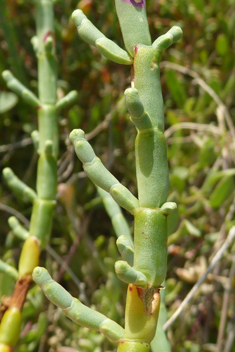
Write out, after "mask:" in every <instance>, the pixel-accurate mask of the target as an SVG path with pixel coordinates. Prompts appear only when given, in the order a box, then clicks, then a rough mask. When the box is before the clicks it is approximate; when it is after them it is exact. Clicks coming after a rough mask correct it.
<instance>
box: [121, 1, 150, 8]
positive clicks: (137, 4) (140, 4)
mask: <svg viewBox="0 0 235 352" xmlns="http://www.w3.org/2000/svg"><path fill="white" fill-rule="evenodd" d="M122 1H123V2H128V3H129V4H132V5H133V6H135V7H139V8H141V9H142V8H143V7H145V0H141V1H140V2H138V1H136V0H122Z"/></svg>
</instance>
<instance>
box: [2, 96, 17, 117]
mask: <svg viewBox="0 0 235 352" xmlns="http://www.w3.org/2000/svg"><path fill="white" fill-rule="evenodd" d="M17 103H18V97H17V95H16V94H14V93H11V92H0V114H3V113H4V112H7V111H8V110H11V109H12V108H13V107H14V106H15V105H16V104H17Z"/></svg>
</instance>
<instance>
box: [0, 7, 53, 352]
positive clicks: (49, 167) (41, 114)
mask: <svg viewBox="0 0 235 352" xmlns="http://www.w3.org/2000/svg"><path fill="white" fill-rule="evenodd" d="M36 25H37V48H36V51H37V58H38V89H39V104H40V105H38V103H37V99H36V98H35V97H34V96H33V97H32V94H31V95H30V92H28V91H27V89H25V88H24V87H23V86H22V85H21V84H20V83H19V82H18V80H16V79H15V80H14V78H12V77H11V76H10V75H9V73H8V72H6V73H5V77H6V80H7V79H8V80H9V84H11V82H12V85H13V87H12V88H13V89H15V90H16V89H18V90H19V93H21V92H23V94H24V92H25V91H26V93H27V94H26V96H27V97H28V96H30V97H31V98H30V99H29V103H32V101H33V102H34V101H36V102H35V104H36V105H37V108H38V126H39V128H38V133H39V149H38V152H39V155H40V157H39V160H38V169H37V187H36V188H37V194H36V195H35V196H34V194H33V193H32V192H31V197H30V199H33V210H32V215H31V220H30V226H29V238H28V239H26V241H25V243H24V245H23V249H22V252H21V255H20V260H19V279H18V280H17V282H16V286H15V289H14V293H13V296H12V299H11V304H10V308H9V309H8V310H7V311H6V313H5V314H4V316H3V319H2V322H1V326H0V351H1V352H3V351H8V350H9V348H12V347H13V346H14V345H15V344H16V342H17V340H18V338H19V333H20V329H21V310H22V308H23V305H24V301H25V298H26V295H27V292H28V290H29V287H30V285H31V284H32V272H33V269H34V268H35V266H37V265H38V263H39V255H40V251H41V250H42V249H43V248H45V247H46V245H47V244H48V241H49V238H50V233H51V227H52V218H53V209H54V206H55V197H56V191H57V165H56V158H57V154H58V123H57V110H56V108H55V104H56V100H57V63H56V56H55V35H54V14H53V2H52V0H37V1H36ZM10 79H11V81H10ZM24 96H25V94H24ZM35 104H34V105H35ZM8 174H9V172H8ZM13 180H14V184H13V186H14V187H15V188H16V189H17V190H18V191H20V192H21V193H22V192H23V191H25V190H26V191H27V194H28V193H29V190H28V188H26V187H25V185H24V184H23V183H20V181H19V180H17V178H14V179H13ZM15 185H16V186H15ZM14 187H13V188H14ZM32 195H33V196H32ZM19 297H20V299H19ZM13 331H14V334H13Z"/></svg>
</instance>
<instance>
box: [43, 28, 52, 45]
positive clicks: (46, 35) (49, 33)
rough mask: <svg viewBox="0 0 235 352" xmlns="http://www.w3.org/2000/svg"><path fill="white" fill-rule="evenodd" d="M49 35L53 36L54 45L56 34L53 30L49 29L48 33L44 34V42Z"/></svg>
mask: <svg viewBox="0 0 235 352" xmlns="http://www.w3.org/2000/svg"><path fill="white" fill-rule="evenodd" d="M48 37H52V39H53V45H54V44H55V34H54V33H53V32H52V31H47V32H46V34H44V37H43V43H45V41H46V40H47V38H48Z"/></svg>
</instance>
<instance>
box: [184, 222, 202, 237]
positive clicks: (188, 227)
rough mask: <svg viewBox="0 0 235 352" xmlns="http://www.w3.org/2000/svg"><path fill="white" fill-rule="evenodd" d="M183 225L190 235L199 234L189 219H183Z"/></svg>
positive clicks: (197, 235)
mask: <svg viewBox="0 0 235 352" xmlns="http://www.w3.org/2000/svg"><path fill="white" fill-rule="evenodd" d="M184 226H185V228H186V230H187V231H188V232H189V233H190V235H192V236H195V237H200V236H201V232H200V231H199V230H198V228H196V227H195V226H194V225H193V224H192V223H191V222H190V221H188V220H186V219H185V220H184Z"/></svg>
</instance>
